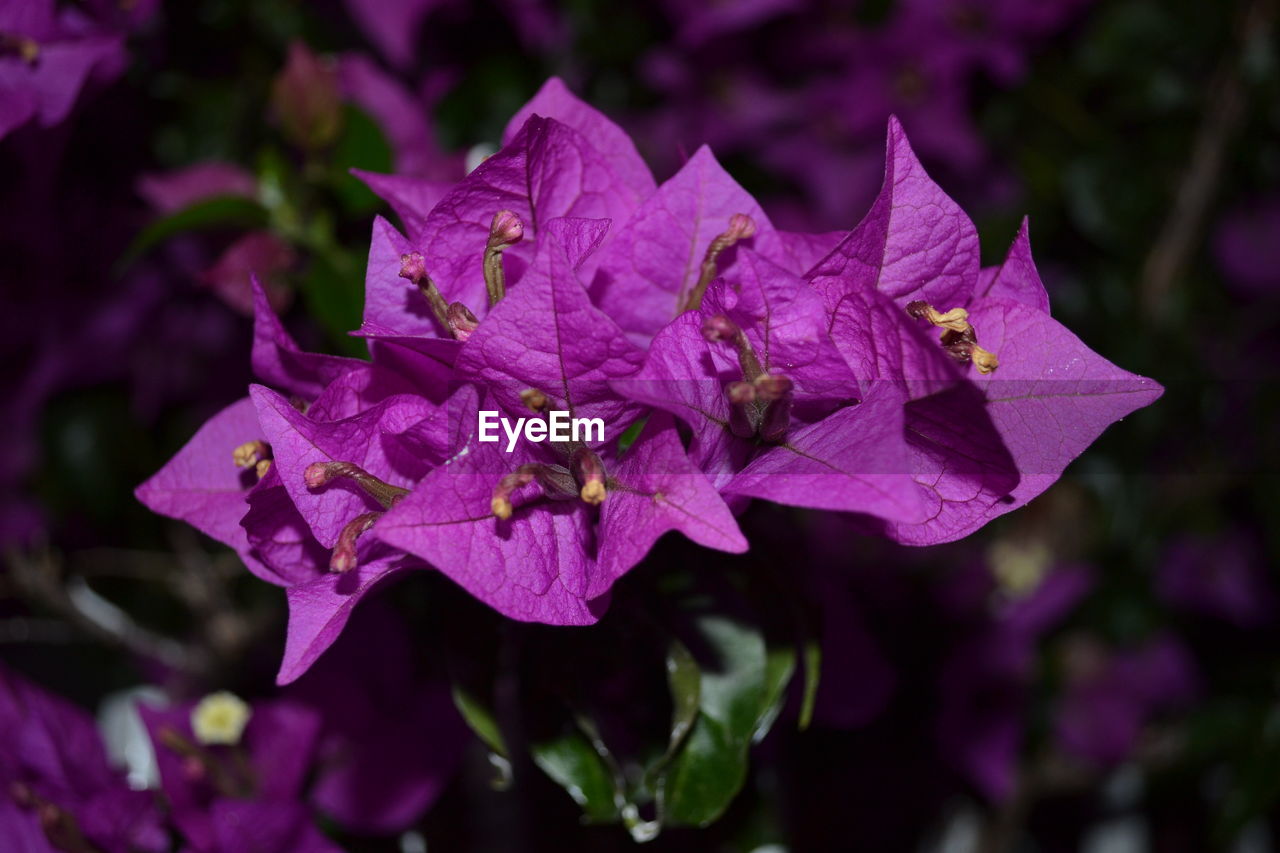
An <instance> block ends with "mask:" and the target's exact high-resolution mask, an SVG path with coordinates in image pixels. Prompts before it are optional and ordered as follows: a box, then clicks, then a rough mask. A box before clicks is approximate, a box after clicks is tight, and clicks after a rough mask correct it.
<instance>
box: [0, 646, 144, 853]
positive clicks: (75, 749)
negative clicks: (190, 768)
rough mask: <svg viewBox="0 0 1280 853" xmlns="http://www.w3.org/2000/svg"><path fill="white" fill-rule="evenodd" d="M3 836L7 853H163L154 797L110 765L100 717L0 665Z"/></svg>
mask: <svg viewBox="0 0 1280 853" xmlns="http://www.w3.org/2000/svg"><path fill="white" fill-rule="evenodd" d="M0 785H2V786H3V789H2V790H0V837H3V838H4V843H5V845H6V846H7V847H8V849H12V850H23V851H32V853H44V851H48V853H54V851H71V850H75V851H79V850H101V851H104V853H132V851H145V853H162V851H166V850H168V849H169V837H168V833H167V831H166V830H165V828H164V824H163V820H162V818H161V813H160V810H159V809H158V808H157V805H156V801H155V797H154V796H153V795H152V794H151V792H149V791H134V790H130V788H129V786H128V785H127V784H126V783H125V777H124V775H123V774H122V773H121V772H119V771H118V770H117V769H116V768H114V767H112V766H110V764H109V763H108V761H107V754H106V750H105V749H104V747H103V744H102V740H101V737H100V736H99V734H98V728H97V723H96V721H95V720H94V718H93V717H92V716H91V715H90V714H88V713H86V712H85V711H84V710H83V709H81V708H79V707H77V706H75V705H72V704H71V703H69V702H67V701H66V700H64V699H62V698H60V697H57V696H53V695H52V694H50V693H47V692H45V691H44V690H43V689H41V688H39V687H37V686H35V685H34V684H32V683H30V682H28V681H27V680H25V679H24V678H22V677H21V676H19V675H16V674H14V673H13V672H12V671H10V670H9V669H8V668H7V667H4V666H0Z"/></svg>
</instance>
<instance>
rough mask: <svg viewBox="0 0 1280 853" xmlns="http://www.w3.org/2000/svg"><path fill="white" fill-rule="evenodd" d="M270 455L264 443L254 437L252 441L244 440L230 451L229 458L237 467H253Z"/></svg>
mask: <svg viewBox="0 0 1280 853" xmlns="http://www.w3.org/2000/svg"><path fill="white" fill-rule="evenodd" d="M270 457H271V454H270V452H269V451H268V450H267V445H266V443H265V442H262V441H259V440H258V439H256V438H255V439H254V440H253V441H246V442H245V443H244V444H242V445H240V446H239V447H237V448H236V449H235V450H233V451H231V458H232V460H233V461H234V462H235V463H236V467H237V468H253V467H255V466H256V465H257V464H258V463H259V462H262V461H263V460H266V459H269V458H270Z"/></svg>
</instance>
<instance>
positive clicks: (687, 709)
mask: <svg viewBox="0 0 1280 853" xmlns="http://www.w3.org/2000/svg"><path fill="white" fill-rule="evenodd" d="M667 685H668V686H669V687H670V688H671V705H672V711H671V741H670V746H669V747H668V750H667V751H668V753H669V754H670V753H674V752H675V750H676V749H678V748H679V747H680V744H681V743H682V742H683V741H684V739H685V736H686V735H688V734H689V730H690V729H692V728H693V724H694V721H695V720H697V718H698V706H699V703H700V701H701V699H702V672H701V670H699V669H698V662H697V661H696V660H694V659H693V655H691V654H689V650H688V649H687V648H686V647H685V645H684V643H682V642H680V641H679V640H676V639H674V638H673V639H672V641H671V645H670V647H669V648H668V650H667Z"/></svg>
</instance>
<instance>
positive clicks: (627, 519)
mask: <svg viewBox="0 0 1280 853" xmlns="http://www.w3.org/2000/svg"><path fill="white" fill-rule="evenodd" d="M544 229H545V231H546V232H547V233H546V235H545V236H544V238H543V242H542V246H541V247H540V251H539V253H538V255H537V257H536V258H535V259H534V261H533V263H532V265H531V266H530V268H529V269H528V270H527V271H526V273H525V277H524V280H522V282H521V283H520V284H519V285H518V286H517V287H515V288H513V290H512V291H511V293H510V294H509V295H508V296H506V298H504V299H503V300H502V301H501V302H499V303H498V304H497V306H495V307H494V309H493V310H492V312H491V313H490V315H489V317H488V318H486V319H485V320H484V321H483V322H482V323H481V324H480V325H479V328H478V329H477V330H476V331H475V332H474V333H473V334H472V335H471V336H470V338H469V339H468V340H467V341H466V343H465V344H463V346H462V348H461V350H460V352H459V354H458V361H457V369H458V372H459V376H460V378H465V379H473V380H475V381H477V382H478V383H479V384H480V385H481V386H482V387H483V388H484V389H485V397H484V398H483V400H482V401H481V400H479V399H477V398H474V397H473V400H474V402H473V404H472V405H471V406H468V407H466V408H464V409H463V410H462V411H461V412H460V413H458V415H457V417H458V418H459V420H460V422H462V423H464V424H467V425H468V429H469V430H470V429H471V425H474V424H476V423H477V413H478V412H479V411H480V410H481V409H482V408H489V409H494V410H497V411H503V412H506V413H507V415H508V416H509V417H518V416H521V415H522V414H523V415H525V416H530V415H533V416H537V415H538V413H540V412H542V411H546V410H548V409H551V410H560V411H566V412H568V413H569V416H570V417H571V418H599V419H601V421H602V422H603V423H604V424H607V425H608V427H607V429H609V430H611V431H612V432H611V434H610V435H607V436H606V435H604V434H603V431H600V432H598V433H597V434H595V435H588V436H584V439H585V440H582V441H576V442H568V443H551V444H550V445H546V444H534V443H532V442H527V441H522V442H521V443H520V444H519V446H518V447H513V448H512V450H513V451H514V452H508V453H503V452H502V451H501V450H500V449H499V447H498V446H497V443H486V442H481V441H479V440H478V435H474V434H473V435H472V437H471V439H470V440H469V442H468V443H467V444H466V446H465V448H464V449H463V451H462V452H461V453H460V454H458V455H456V456H455V457H454V458H453V459H452V460H450V462H449V463H448V464H445V465H441V466H440V467H438V468H436V469H435V470H434V471H433V472H432V473H431V474H429V475H428V476H427V477H426V478H425V479H424V480H423V481H422V483H420V484H419V487H418V488H417V490H416V491H415V492H414V494H412V495H410V496H408V497H407V498H405V499H404V500H403V501H402V502H401V503H400V504H399V505H397V506H396V507H395V508H394V510H393V511H392V512H391V513H390V515H388V517H387V518H386V519H385V520H384V521H383V522H382V523H381V524H380V525H379V527H378V530H377V534H376V535H378V536H379V538H381V539H383V540H384V541H386V542H389V543H390V544H392V545H395V546H397V547H399V548H401V549H403V550H405V551H409V552H410V553H413V554H417V555H418V556H420V557H422V558H424V559H426V560H427V561H428V562H430V563H431V564H432V565H434V566H436V567H438V568H439V569H441V570H442V571H444V572H445V573H446V574H448V575H449V576H450V577H452V578H453V579H454V580H456V581H458V582H459V583H460V584H462V585H463V586H464V587H466V588H467V589H468V590H469V591H471V592H472V594H474V595H476V596H477V597H479V598H481V599H482V600H484V601H486V602H488V603H489V604H491V605H492V606H493V607H495V608H496V609H498V610H499V611H501V612H503V613H505V614H507V615H509V616H512V617H514V618H517V619H524V620H537V621H543V622H552V623H556V624H584V623H589V622H594V621H595V620H596V619H597V618H598V616H599V613H600V611H601V609H602V603H601V602H600V599H601V598H602V597H603V596H604V595H605V594H606V593H607V592H608V590H609V587H610V586H611V585H612V584H613V582H614V581H615V580H616V579H617V578H618V577H620V576H621V575H622V574H623V573H625V572H626V571H627V570H629V569H630V568H631V567H632V566H634V565H635V563H637V562H638V561H639V560H640V559H641V558H642V557H643V556H644V554H645V553H646V552H647V551H648V549H649V548H650V547H651V546H652V544H653V543H654V542H655V541H656V540H657V539H658V537H659V536H661V535H662V534H663V533H665V532H667V531H669V530H679V531H681V532H683V533H684V534H685V535H687V536H689V538H691V539H693V540H694V541H695V542H699V543H700V544H703V545H707V546H709V547H717V548H721V549H723V550H729V551H741V550H744V549H745V547H746V542H745V540H743V538H742V535H741V533H740V532H739V531H738V528H737V525H736V523H734V521H733V517H732V515H731V514H730V513H729V510H728V508H727V507H726V506H725V505H724V502H723V501H722V500H721V499H720V498H719V496H718V495H717V494H716V492H715V490H714V488H712V486H711V484H710V483H709V482H708V481H707V480H706V478H705V477H704V476H703V475H702V474H701V473H700V472H699V471H698V470H697V469H696V468H695V467H694V466H693V464H692V463H690V462H689V461H688V458H687V456H686V455H685V453H684V449H683V446H682V445H681V444H680V442H679V440H678V438H677V436H676V433H675V431H674V428H673V426H672V425H671V424H670V422H669V421H667V420H664V419H661V418H654V419H653V420H651V422H650V423H648V424H646V426H645V428H644V430H643V431H642V432H641V434H640V436H639V437H638V438H637V439H636V441H635V443H634V444H632V445H631V446H630V447H629V448H628V449H627V450H626V452H625V453H622V454H621V458H619V457H618V454H617V451H616V449H615V447H614V445H615V442H616V441H617V439H618V438H619V437H620V435H621V434H622V432H623V431H624V430H626V428H627V427H628V425H629V424H631V423H632V422H633V421H635V419H636V418H637V417H638V416H639V415H640V408H639V406H637V405H636V404H634V403H632V402H630V401H627V400H626V399H624V398H622V397H620V396H619V395H618V394H616V393H615V392H614V390H613V389H612V388H611V387H610V380H612V379H614V378H617V377H620V376H624V375H627V374H629V373H631V372H633V371H634V370H635V369H636V368H637V367H638V366H639V364H640V360H641V358H642V353H641V351H640V350H639V349H638V348H637V347H636V346H635V345H634V344H632V343H630V342H629V341H628V340H627V337H626V336H625V335H624V334H623V332H622V330H621V329H620V328H619V327H618V326H617V325H616V324H615V323H613V322H612V321H611V320H610V318H609V317H608V316H607V315H605V314H603V313H602V312H600V311H599V310H598V309H596V308H594V307H593V306H592V305H591V302H590V299H589V297H588V296H587V293H586V291H585V290H584V289H583V287H582V285H581V283H580V282H579V281H578V280H577V277H576V275H575V273H574V268H575V266H576V264H575V260H578V258H577V257H575V258H571V257H570V255H569V253H567V252H566V251H565V245H566V244H568V245H570V246H571V247H572V246H574V245H578V246H581V245H586V246H590V245H597V244H598V243H599V242H600V238H601V236H602V226H601V224H600V223H596V222H591V221H581V220H558V221H557V220H553V221H551V222H547V223H544ZM581 252H582V250H581V249H579V250H577V251H575V252H574V254H575V256H578V255H580V254H581ZM482 402H483V406H481V403H482ZM473 432H474V431H473ZM535 485H536V487H537V494H536V495H535V491H534V489H533V488H531V487H533V486H535ZM597 506H599V507H600V508H599V509H598V510H597V509H596V507H597ZM597 516H598V518H597Z"/></svg>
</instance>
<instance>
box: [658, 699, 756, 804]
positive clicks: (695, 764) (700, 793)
mask: <svg viewBox="0 0 1280 853" xmlns="http://www.w3.org/2000/svg"><path fill="white" fill-rule="evenodd" d="M746 778H747V755H746V746H745V745H743V744H741V743H737V742H735V741H734V740H733V738H731V737H730V735H729V733H728V731H727V729H726V727H725V726H724V725H722V724H721V723H719V722H717V721H716V720H714V719H712V718H711V717H708V716H707V715H705V714H703V715H702V716H700V717H698V722H697V723H696V724H695V725H694V727H693V731H692V732H691V733H690V734H689V739H688V740H687V741H686V742H685V745H684V748H683V749H682V750H681V751H680V755H679V756H678V757H677V758H676V760H675V762H674V763H673V765H672V767H671V770H670V772H669V773H668V774H667V776H666V779H665V780H664V784H663V786H662V787H661V788H660V789H659V792H660V800H659V802H660V803H661V812H660V814H661V816H662V820H663V822H664V823H665V824H667V825H670V826H680V825H685V826H707V825H708V824H710V823H711V822H712V821H714V820H715V819H716V818H718V817H720V815H721V814H723V813H724V810H725V809H726V808H728V806H729V803H730V802H732V800H733V798H734V797H735V796H737V793H738V790H739V789H740V788H741V787H742V783H743V782H744V781H745V780H746Z"/></svg>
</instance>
